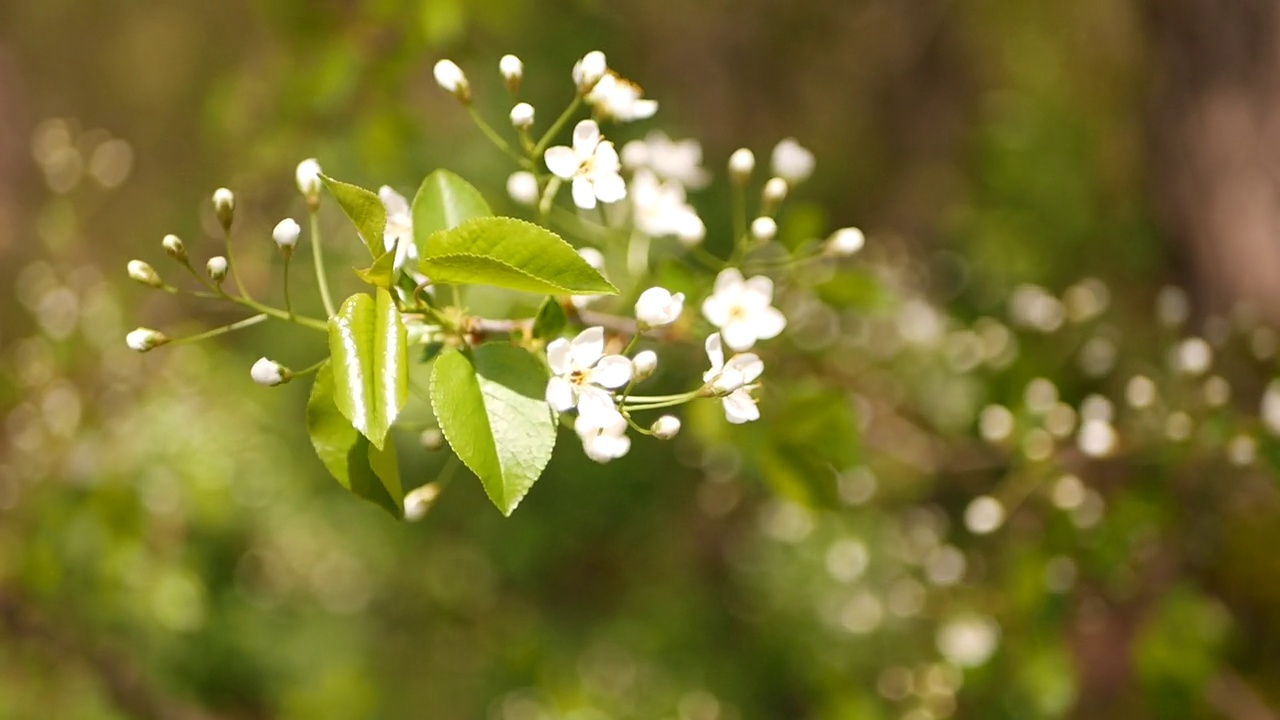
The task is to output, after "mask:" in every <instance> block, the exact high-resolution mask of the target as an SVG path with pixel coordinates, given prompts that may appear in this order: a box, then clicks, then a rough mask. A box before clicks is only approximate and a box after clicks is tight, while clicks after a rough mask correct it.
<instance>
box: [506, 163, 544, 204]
mask: <svg viewBox="0 0 1280 720" xmlns="http://www.w3.org/2000/svg"><path fill="white" fill-rule="evenodd" d="M507 194H508V195H510V196H511V199H512V200H515V201H516V202H518V203H520V204H521V205H535V204H537V202H538V178H537V177H535V176H534V174H533V173H531V172H528V171H527V170H520V171H518V172H514V173H511V177H509V178H507Z"/></svg>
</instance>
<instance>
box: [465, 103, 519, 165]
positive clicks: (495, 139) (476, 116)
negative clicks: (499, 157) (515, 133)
mask: <svg viewBox="0 0 1280 720" xmlns="http://www.w3.org/2000/svg"><path fill="white" fill-rule="evenodd" d="M467 111H468V112H470V113H471V119H472V120H474V121H475V124H476V127H478V128H480V132H482V133H484V136H485V137H487V138H489V142H492V143H493V144H494V146H495V147H497V148H498V149H499V150H501V151H502V152H504V153H506V154H507V156H508V157H510V158H511V159H512V160H515V161H516V164H517V165H519V166H520V167H523V168H526V169H528V170H532V169H534V164H533V161H532V160H530V159H529V158H527V157H524V156H523V155H521V154H520V153H518V152H516V151H515V150H514V149H513V148H512V147H511V144H510V143H508V142H507V141H506V140H504V139H503V137H502V136H501V135H499V134H498V131H497V130H494V129H493V126H492V125H490V124H489V123H488V122H486V121H485V119H484V118H483V117H482V116H481V115H480V111H478V110H476V108H475V106H474V105H470V104H468V105H467Z"/></svg>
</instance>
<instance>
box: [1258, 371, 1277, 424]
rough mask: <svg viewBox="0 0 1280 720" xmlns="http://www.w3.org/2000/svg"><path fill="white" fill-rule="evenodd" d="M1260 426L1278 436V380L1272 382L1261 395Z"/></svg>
mask: <svg viewBox="0 0 1280 720" xmlns="http://www.w3.org/2000/svg"><path fill="white" fill-rule="evenodd" d="M1259 414H1260V415H1261V416H1262V424H1263V426H1265V427H1266V428H1267V431H1268V432H1270V433H1271V434H1272V435H1277V436H1280V380H1272V381H1271V382H1270V383H1268V384H1267V389H1266V390H1264V391H1263V393H1262V404H1261V406H1260V408H1259Z"/></svg>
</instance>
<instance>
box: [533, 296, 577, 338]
mask: <svg viewBox="0 0 1280 720" xmlns="http://www.w3.org/2000/svg"><path fill="white" fill-rule="evenodd" d="M568 323H569V316H568V315H566V314H565V312H564V306H563V305H561V304H560V301H559V300H557V299H555V298H554V297H548V298H547V299H546V300H543V301H542V307H540V308H538V314H537V316H536V317H534V319H533V336H534V337H536V338H538V339H539V340H549V339H551V338H554V337H556V336H557V335H559V334H560V331H561V330H564V326H565V325H567V324H568Z"/></svg>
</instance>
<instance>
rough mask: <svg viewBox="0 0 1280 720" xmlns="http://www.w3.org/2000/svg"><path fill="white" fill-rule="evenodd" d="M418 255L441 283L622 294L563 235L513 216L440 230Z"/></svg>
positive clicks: (423, 267)
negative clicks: (563, 238)
mask: <svg viewBox="0 0 1280 720" xmlns="http://www.w3.org/2000/svg"><path fill="white" fill-rule="evenodd" d="M419 257H420V258H421V259H420V261H419V264H418V269H419V270H421V271H422V273H423V274H425V275H426V276H427V277H429V278H431V280H432V281H433V282H437V283H457V284H477V285H493V286H495V287H500V288H506V289H508V290H522V291H524V292H531V293H539V294H543V295H616V294H618V289H617V288H615V287H614V286H613V285H612V284H610V282H609V281H608V280H605V279H604V276H602V275H601V274H600V273H599V272H596V269H595V268H593V267H591V266H590V265H588V264H587V261H586V260H583V259H582V257H581V256H579V255H578V253H577V252H576V251H574V249H573V247H572V246H571V245H569V243H567V242H565V241H564V240H561V239H560V236H558V235H556V234H555V233H553V232H551V231H550V230H547V229H546V228H542V227H539V226H537V225H534V224H533V223H528V222H525V221H523V220H517V219H515V218H507V217H491V218H479V219H476V220H470V221H467V222H465V223H463V224H462V225H459V226H458V227H456V228H454V229H452V230H443V231H440V232H437V233H435V234H434V235H432V236H431V237H429V238H427V242H426V245H425V246H424V247H423V248H422V251H421V252H420V254H419Z"/></svg>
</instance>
